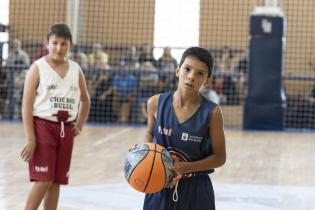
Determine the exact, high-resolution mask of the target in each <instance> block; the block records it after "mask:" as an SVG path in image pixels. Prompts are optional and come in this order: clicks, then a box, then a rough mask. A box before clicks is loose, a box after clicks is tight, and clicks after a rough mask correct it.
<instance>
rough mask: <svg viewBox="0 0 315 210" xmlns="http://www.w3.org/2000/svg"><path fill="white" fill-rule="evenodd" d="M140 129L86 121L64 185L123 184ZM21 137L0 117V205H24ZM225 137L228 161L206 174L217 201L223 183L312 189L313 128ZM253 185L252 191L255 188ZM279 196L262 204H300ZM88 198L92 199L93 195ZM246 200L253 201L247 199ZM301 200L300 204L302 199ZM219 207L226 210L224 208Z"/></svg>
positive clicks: (4, 208)
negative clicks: (125, 169)
mask: <svg viewBox="0 0 315 210" xmlns="http://www.w3.org/2000/svg"><path fill="white" fill-rule="evenodd" d="M144 132H145V128H143V127H140V128H139V127H108V126H95V125H88V126H86V127H85V128H84V130H83V132H82V133H81V135H80V136H79V137H78V138H77V139H76V141H75V147H74V151H73V158H72V165H71V173H70V184H69V185H68V186H65V187H64V189H66V188H71V187H82V186H98V185H102V186H103V185H115V184H117V185H119V184H125V183H126V182H125V179H124V176H123V161H124V158H125V156H126V154H127V152H128V149H129V148H131V147H133V145H134V144H137V143H141V142H142V141H143V136H144ZM24 142H25V139H24V133H23V128H22V125H21V123H5V122H0V145H1V146H0V210H21V209H23V206H24V203H25V199H26V196H27V193H28V191H29V189H30V187H31V184H30V183H29V181H28V171H27V164H26V163H25V162H23V161H22V160H21V159H20V156H19V154H20V150H21V148H22V146H23V145H24ZM226 142H227V143H226V146H227V162H226V164H225V166H224V167H222V168H220V169H217V170H216V172H215V173H214V174H212V175H211V178H212V180H213V183H214V186H216V184H217V185H220V189H223V190H221V191H220V193H219V195H218V196H217V198H216V199H220V198H221V200H220V203H221V204H222V205H221V206H224V204H225V203H227V202H231V200H233V198H232V197H233V196H232V197H229V199H226V200H224V199H222V198H224V193H228V190H224V189H227V188H224V187H226V186H243V188H242V189H245V190H246V189H249V188H246V187H249V186H260V188H257V190H259V189H263V188H262V187H264V186H271V187H283V189H293V188H294V189H307V190H310V191H307V192H310V194H308V195H313V193H314V192H315V190H314V189H315V154H314V151H315V133H310V132H309V133H306V132H304V133H298V132H248V131H247V132H245V131H241V130H226ZM244 186H245V188H244ZM126 187H127V188H128V187H129V186H126ZM286 187H288V188H286ZM229 189H230V188H229ZM239 189H241V188H239ZM252 189H253V192H255V189H256V188H255V187H254V188H252ZM276 189H280V188H276ZM215 190H216V188H215ZM257 190H256V191H257ZM268 192H269V191H268ZM270 192H274V191H270ZM303 192H306V191H305V190H304V191H303ZM104 193H105V192H104ZM261 193H263V192H261ZM257 195H258V196H259V195H263V194H259V193H257ZM308 195H306V196H308ZM314 195H315V194H314ZM87 196H88V195H87ZM61 197H62V193H61ZM240 199H241V198H240ZM281 199H282V197H280V200H277V206H276V207H277V208H271V207H270V208H269V207H268V208H265V209H268V210H269V209H301V208H299V207H301V206H300V205H301V203H299V202H296V203H295V204H292V205H291V204H290V207H288V208H286V207H285V205H286V204H284V203H281V202H282V201H281ZM283 199H285V198H283ZM302 199H303V198H302ZM262 200H263V201H262ZM262 200H259V199H258V200H257V202H258V204H259V202H260V204H259V205H262V204H261V202H265V204H264V205H266V206H268V205H270V206H273V205H275V204H272V202H273V200H272V199H270V200H268V199H267V200H266V199H265V200H264V199H262ZM234 201H235V200H234ZM234 201H233V202H234ZM78 202H79V199H78ZM89 202H93V198H91V200H90V201H89ZM235 202H240V200H236V201H235ZM250 202H256V201H255V200H253V199H251V200H250ZM266 202H267V204H266ZM268 202H269V203H268ZM300 202H302V203H303V200H301V201H300ZM309 203H311V202H309ZM61 204H62V203H61ZM258 204H257V205H258ZM313 204H314V203H313ZM138 205H139V204H138ZM255 205H256V204H255ZM294 205H296V206H294ZM304 205H305V206H304V207H303V208H302V209H303V210H304V209H315V207H314V206H313V205H311V204H308V203H307V202H304ZM59 209H60V210H75V209H77V210H79V209H81V210H83V209H85V210H90V209H91V210H93V209H92V208H90V209H88V208H83V207H82V208H80V207H69V206H65V205H61V206H60V208H59ZM95 209H97V208H95ZM98 209H101V208H98ZM118 209H120V208H118ZM130 209H133V208H130ZM218 209H219V208H218ZM221 209H222V210H227V209H224V208H223V207H222V208H221ZM234 209H237V208H234ZM240 209H241V208H240ZM262 209H263V208H262ZM106 210H107V209H106ZM125 210H127V209H125ZM219 210H220V209H219ZM244 210H246V209H244Z"/></svg>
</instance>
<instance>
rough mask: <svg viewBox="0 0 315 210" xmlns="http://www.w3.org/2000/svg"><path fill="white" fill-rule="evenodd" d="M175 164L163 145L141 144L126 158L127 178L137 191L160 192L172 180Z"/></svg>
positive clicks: (125, 169)
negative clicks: (172, 169)
mask: <svg viewBox="0 0 315 210" xmlns="http://www.w3.org/2000/svg"><path fill="white" fill-rule="evenodd" d="M173 165H174V162H173V159H172V158H171V156H170V153H169V152H168V151H167V150H166V149H165V148H164V147H162V146H161V145H158V144H154V143H144V144H140V145H137V146H136V147H135V148H133V149H132V150H131V151H130V152H129V153H128V155H127V157H126V159H125V165H124V171H125V178H126V180H127V182H128V183H129V184H130V185H131V187H133V188H134V189H136V190H137V191H140V192H144V193H155V192H159V191H161V190H162V189H163V188H164V187H166V186H167V185H168V184H169V182H170V181H171V178H172V171H171V168H172V167H173Z"/></svg>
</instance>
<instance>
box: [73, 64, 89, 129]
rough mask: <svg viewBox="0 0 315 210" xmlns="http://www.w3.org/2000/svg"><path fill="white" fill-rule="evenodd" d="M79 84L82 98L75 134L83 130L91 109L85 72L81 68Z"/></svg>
mask: <svg viewBox="0 0 315 210" xmlns="http://www.w3.org/2000/svg"><path fill="white" fill-rule="evenodd" d="M79 86H80V91H81V98H80V105H79V112H78V117H77V120H76V123H75V126H74V132H75V135H78V134H79V133H80V131H81V130H82V127H83V124H84V123H85V121H86V120H87V118H88V116H89V110H90V96H89V93H88V90H87V86H86V81H85V77H84V74H83V72H82V71H81V70H80V75H79Z"/></svg>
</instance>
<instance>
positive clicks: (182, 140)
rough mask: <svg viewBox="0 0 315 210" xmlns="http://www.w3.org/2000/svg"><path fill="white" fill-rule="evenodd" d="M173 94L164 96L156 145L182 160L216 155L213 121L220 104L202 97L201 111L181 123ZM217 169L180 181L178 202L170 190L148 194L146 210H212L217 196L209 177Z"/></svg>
mask: <svg viewBox="0 0 315 210" xmlns="http://www.w3.org/2000/svg"><path fill="white" fill-rule="evenodd" d="M172 101H173V92H167V93H162V94H160V97H159V102H158V108H157V119H156V123H155V126H154V130H153V136H154V139H153V142H154V143H157V144H160V145H162V146H163V147H165V148H167V150H169V151H170V153H171V154H172V155H173V156H176V157H177V158H178V159H179V160H180V161H196V160H200V159H203V158H205V157H207V156H209V155H211V154H212V149H211V139H210V138H211V137H210V134H209V122H210V119H211V115H212V111H213V109H214V108H215V107H216V104H215V103H213V102H211V101H209V100H207V99H206V98H204V97H203V98H202V102H201V104H200V107H199V109H198V110H197V111H196V112H195V113H194V114H193V115H192V116H191V117H190V118H189V119H187V120H186V121H185V122H183V123H179V122H178V120H177V116H176V113H175V111H174V108H173V105H172ZM213 171H214V170H209V171H200V172H194V173H192V174H186V175H185V176H184V178H183V179H181V180H180V181H179V185H178V195H179V199H178V201H177V202H174V201H173V200H172V196H173V195H172V194H173V193H172V192H173V190H170V189H168V188H167V189H163V190H162V191H161V192H158V193H154V194H147V195H146V197H145V201H144V208H143V209H144V210H149V209H150V210H175V209H176V210H195V209H198V210H199V209H200V210H210V209H214V195H213V188H212V183H211V180H210V178H209V176H208V174H209V173H211V172H213Z"/></svg>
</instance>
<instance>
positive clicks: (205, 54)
mask: <svg viewBox="0 0 315 210" xmlns="http://www.w3.org/2000/svg"><path fill="white" fill-rule="evenodd" d="M187 57H194V58H197V59H198V60H200V61H201V62H203V63H205V64H206V65H207V66H208V77H211V75H212V71H213V66H214V59H213V56H212V55H211V53H210V52H209V51H208V50H206V49H204V48H201V47H190V48H188V49H186V50H185V52H184V53H183V55H182V58H181V60H180V62H179V67H181V66H182V65H183V63H184V61H185V59H186V58H187Z"/></svg>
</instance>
